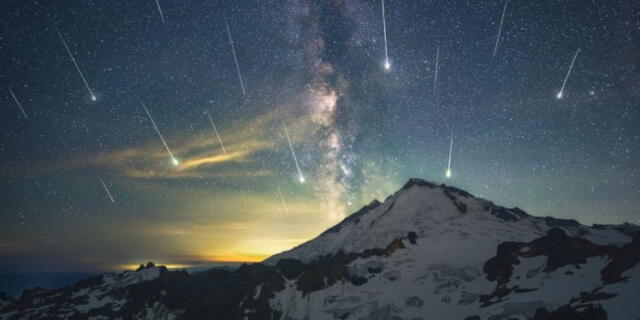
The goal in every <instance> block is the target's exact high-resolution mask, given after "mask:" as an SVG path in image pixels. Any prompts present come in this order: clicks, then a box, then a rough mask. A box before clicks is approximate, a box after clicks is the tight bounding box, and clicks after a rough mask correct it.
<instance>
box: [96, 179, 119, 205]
mask: <svg viewBox="0 0 640 320" xmlns="http://www.w3.org/2000/svg"><path fill="white" fill-rule="evenodd" d="M98 180H100V183H102V187H103V188H104V191H106V192H107V195H108V196H109V199H111V202H113V203H116V200H114V199H113V196H112V195H111V192H110V191H109V188H107V185H106V184H105V183H104V181H102V178H100V177H98Z"/></svg>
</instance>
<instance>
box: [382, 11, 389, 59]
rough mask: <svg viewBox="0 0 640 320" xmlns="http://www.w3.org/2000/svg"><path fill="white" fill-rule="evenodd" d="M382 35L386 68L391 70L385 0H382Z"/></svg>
mask: <svg viewBox="0 0 640 320" xmlns="http://www.w3.org/2000/svg"><path fill="white" fill-rule="evenodd" d="M382 34H383V35H384V68H385V69H386V70H389V69H391V63H390V62H389V51H388V50H387V19H386V18H385V15H384V0H382Z"/></svg>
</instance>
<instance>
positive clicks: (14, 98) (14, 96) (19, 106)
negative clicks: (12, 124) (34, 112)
mask: <svg viewBox="0 0 640 320" xmlns="http://www.w3.org/2000/svg"><path fill="white" fill-rule="evenodd" d="M9 92H10V93H11V96H12V97H13V101H15V102H16V105H18V108H20V111H22V115H24V117H25V119H29V117H27V113H26V112H24V109H22V104H21V103H20V101H18V98H16V95H15V94H14V93H13V90H11V88H9Z"/></svg>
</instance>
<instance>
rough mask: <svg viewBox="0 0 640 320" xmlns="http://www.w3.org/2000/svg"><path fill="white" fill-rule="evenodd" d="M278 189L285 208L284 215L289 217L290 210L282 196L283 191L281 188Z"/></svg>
mask: <svg viewBox="0 0 640 320" xmlns="http://www.w3.org/2000/svg"><path fill="white" fill-rule="evenodd" d="M277 188H278V194H279V195H280V200H282V207H283V208H284V213H285V214H286V215H289V208H288V207H287V203H286V202H285V201H284V197H283V196H282V191H281V190H280V186H278V187H277Z"/></svg>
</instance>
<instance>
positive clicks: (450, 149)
mask: <svg viewBox="0 0 640 320" xmlns="http://www.w3.org/2000/svg"><path fill="white" fill-rule="evenodd" d="M452 153H453V130H451V142H450V143H449V162H448V163H447V172H446V173H445V176H446V177H447V178H451V154H452Z"/></svg>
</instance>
